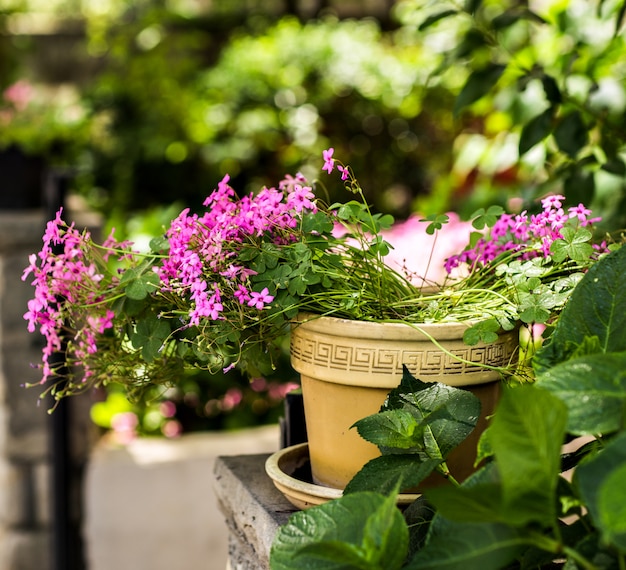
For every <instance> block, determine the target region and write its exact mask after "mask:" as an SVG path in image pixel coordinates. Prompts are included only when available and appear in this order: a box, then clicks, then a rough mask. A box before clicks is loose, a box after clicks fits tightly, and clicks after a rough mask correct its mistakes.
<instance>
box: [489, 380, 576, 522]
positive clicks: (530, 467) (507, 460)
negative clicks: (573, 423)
mask: <svg viewBox="0 0 626 570" xmlns="http://www.w3.org/2000/svg"><path fill="white" fill-rule="evenodd" d="M566 423H567V409H566V407H565V404H563V403H562V402H561V401H560V400H559V399H558V398H556V397H555V396H553V395H552V394H550V393H549V392H547V391H545V390H542V389H540V388H538V387H536V386H532V385H525V386H519V387H516V388H509V389H506V390H504V393H503V396H502V399H501V401H500V403H499V405H498V408H497V411H496V413H495V415H494V418H493V421H492V423H491V427H490V429H489V443H490V445H491V448H492V450H493V453H494V455H495V458H496V462H497V466H498V471H499V473H500V476H501V480H502V500H503V503H504V505H505V506H506V507H507V517H508V521H509V523H510V524H525V523H527V522H530V521H536V522H546V523H553V522H554V520H555V518H556V512H555V504H556V500H555V497H556V487H557V482H558V477H559V472H560V460H561V445H562V443H563V440H564V437H565V427H566Z"/></svg>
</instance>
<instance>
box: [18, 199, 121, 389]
mask: <svg viewBox="0 0 626 570" xmlns="http://www.w3.org/2000/svg"><path fill="white" fill-rule="evenodd" d="M61 216H62V210H59V212H58V213H57V215H56V218H55V219H54V220H52V221H49V222H48V224H47V227H46V231H45V233H44V236H43V247H42V249H41V251H40V252H39V253H38V254H37V255H35V254H33V255H31V256H30V257H29V265H28V267H27V268H26V269H25V270H24V273H23V275H22V280H23V281H25V280H26V279H27V277H28V276H29V275H31V274H32V275H33V278H34V279H33V281H32V284H33V286H34V287H35V296H34V298H33V299H31V300H30V301H28V311H27V312H26V314H25V315H24V318H25V319H26V320H27V321H28V330H29V331H30V332H34V331H35V330H37V328H38V329H39V332H40V333H41V334H42V335H43V336H44V338H45V340H46V344H45V346H44V348H43V357H42V362H43V364H42V368H43V378H42V380H41V383H44V382H45V381H46V380H47V379H48V378H50V377H51V376H53V374H54V371H53V370H52V368H51V366H50V357H51V356H52V355H53V354H54V353H55V352H59V351H61V350H62V348H63V341H64V340H67V342H69V343H71V344H72V351H73V352H74V354H75V356H76V359H77V360H78V361H81V362H82V364H83V365H84V367H85V374H84V378H85V380H86V379H87V378H88V377H89V376H91V374H92V371H91V370H90V369H89V366H88V361H89V355H92V354H95V353H96V352H97V350H98V346H97V342H96V339H97V337H98V335H101V334H102V333H104V331H105V330H107V329H109V328H111V327H112V326H113V324H112V323H113V316H114V314H113V311H111V310H110V309H108V308H106V307H104V306H101V305H99V304H98V301H99V299H100V297H101V295H102V294H103V286H102V285H101V282H102V280H103V277H104V276H103V274H102V273H101V272H100V270H99V269H98V267H97V266H96V264H95V263H94V262H93V261H90V259H89V258H90V257H91V254H90V253H89V251H88V250H89V248H90V246H89V245H88V242H89V241H90V235H89V232H83V233H81V232H79V231H78V230H77V229H76V228H75V227H74V224H72V225H70V226H68V225H67V224H66V223H65V222H64V221H63V220H62V217H61ZM124 245H125V244H121V243H117V242H115V241H114V240H113V238H112V237H109V238H108V239H107V242H106V243H105V247H116V248H123V247H124ZM72 305H76V306H87V305H89V306H90V310H89V313H88V315H87V316H86V318H85V320H84V323H82V326H81V327H80V328H79V329H78V330H73V331H68V332H70V334H71V335H73V336H69V338H66V339H64V338H63V337H62V335H63V332H64V330H65V326H66V322H65V320H66V310H67V307H68V306H72Z"/></svg>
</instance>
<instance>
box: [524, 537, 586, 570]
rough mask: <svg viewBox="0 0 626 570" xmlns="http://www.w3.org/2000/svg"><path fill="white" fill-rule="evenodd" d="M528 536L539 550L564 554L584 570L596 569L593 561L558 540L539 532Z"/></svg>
mask: <svg viewBox="0 0 626 570" xmlns="http://www.w3.org/2000/svg"><path fill="white" fill-rule="evenodd" d="M530 537H531V539H532V544H533V545H534V546H536V547H537V548H540V549H541V550H545V551H546V552H551V553H553V554H557V555H558V554H565V555H566V556H567V557H568V558H571V559H572V560H574V561H575V562H576V564H578V565H579V566H580V567H581V568H584V570H598V567H597V566H596V565H595V564H593V562H591V561H589V560H587V558H585V557H584V556H583V555H582V554H581V553H580V552H578V551H577V550H574V549H573V548H571V547H569V546H567V545H564V544H563V543H562V542H561V541H559V540H555V539H554V538H551V537H549V536H545V535H543V534H539V533H531V535H530Z"/></svg>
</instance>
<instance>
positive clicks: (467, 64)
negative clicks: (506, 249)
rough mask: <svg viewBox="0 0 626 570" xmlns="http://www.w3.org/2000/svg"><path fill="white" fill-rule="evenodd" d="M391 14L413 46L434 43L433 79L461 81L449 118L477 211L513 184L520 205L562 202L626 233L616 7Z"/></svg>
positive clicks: (461, 8)
mask: <svg viewBox="0 0 626 570" xmlns="http://www.w3.org/2000/svg"><path fill="white" fill-rule="evenodd" d="M397 14H398V17H399V18H400V19H401V21H402V22H403V23H404V25H405V27H406V28H411V29H413V30H414V37H415V38H416V40H419V41H422V42H429V41H431V42H433V43H434V42H435V41H438V42H439V46H440V49H439V54H438V56H437V59H438V64H439V68H438V74H440V75H442V76H444V77H448V78H449V77H452V76H454V77H458V78H460V79H459V81H460V88H459V89H458V95H457V98H456V102H455V105H454V113H455V115H456V116H457V117H458V118H459V119H462V121H463V123H464V124H465V125H468V127H467V128H466V129H465V130H464V131H463V132H462V133H461V134H460V135H459V136H458V137H457V139H456V143H455V146H456V152H457V164H456V165H455V169H454V170H455V171H456V176H457V177H465V176H467V177H468V180H470V182H471V184H472V185H473V187H474V191H473V193H472V195H471V196H470V197H469V201H470V202H471V204H472V206H473V207H474V208H476V207H477V204H480V203H481V202H486V203H488V204H490V203H493V202H494V201H495V197H494V190H500V192H501V194H502V196H503V198H508V193H507V192H506V187H505V188H504V191H503V184H502V183H503V182H504V183H506V182H507V178H508V179H509V181H510V179H511V178H512V179H513V180H515V181H516V184H515V186H514V189H515V191H516V194H517V190H518V189H519V188H520V187H521V188H522V189H523V196H526V197H527V198H528V197H529V196H534V197H536V196H538V195H542V194H545V193H547V192H555V193H559V194H564V195H565V196H566V197H567V201H568V203H570V204H576V203H578V202H580V201H585V202H586V203H588V204H591V205H592V206H593V208H594V210H595V211H597V212H598V213H600V214H601V215H602V216H603V218H604V219H605V222H606V224H607V225H608V227H622V226H623V225H624V220H625V216H626V208H625V207H624V204H625V202H624V200H625V193H624V183H625V182H626V178H625V176H626V167H625V162H624V148H625V146H624V145H625V142H626V141H625V139H624V130H623V128H622V125H623V123H624V117H625V113H626V91H625V90H624V85H625V83H624V79H625V72H626V68H625V67H624V59H623V57H622V54H623V53H624V49H625V47H626V46H625V40H626V36H625V32H624V26H623V24H624V9H623V5H622V3H621V2H607V1H603V0H597V1H593V2H590V1H586V0H582V1H578V0H569V1H565V2H562V1H548V2H533V3H526V2H518V1H517V0H507V1H505V2H500V1H495V0H484V1H481V0H478V1H467V2H461V1H458V2H457V1H454V0H453V1H446V2H431V1H428V0H403V1H402V2H400V3H399V4H398V6H397ZM499 180H500V182H499ZM472 206H470V207H472Z"/></svg>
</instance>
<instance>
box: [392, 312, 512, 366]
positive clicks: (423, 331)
mask: <svg viewBox="0 0 626 570" xmlns="http://www.w3.org/2000/svg"><path fill="white" fill-rule="evenodd" d="M382 322H385V323H397V324H402V325H408V326H410V327H411V328H413V329H415V330H416V331H419V332H421V333H422V334H423V335H424V336H425V337H426V338H427V339H428V340H429V341H430V342H432V343H433V344H434V345H435V346H436V347H437V348H438V349H439V350H441V351H442V352H443V353H444V354H447V355H448V356H450V357H451V358H454V359H455V360H457V361H458V362H462V363H463V364H467V365H469V366H475V367H477V368H485V369H487V370H495V371H497V372H500V373H501V374H507V373H508V372H509V370H508V369H507V368H504V367H502V366H491V365H489V364H478V363H476V362H472V361H471V360H467V359H465V358H461V357H460V356H459V355H457V354H454V353H452V352H450V351H449V350H448V349H447V348H445V347H444V346H443V345H442V344H441V343H440V342H439V341H438V340H437V339H436V338H435V337H433V336H432V335H431V334H428V333H427V332H426V331H425V330H424V329H423V328H421V327H420V326H419V325H416V324H415V323H410V322H407V321H403V320H400V319H385V320H384V321H382Z"/></svg>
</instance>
